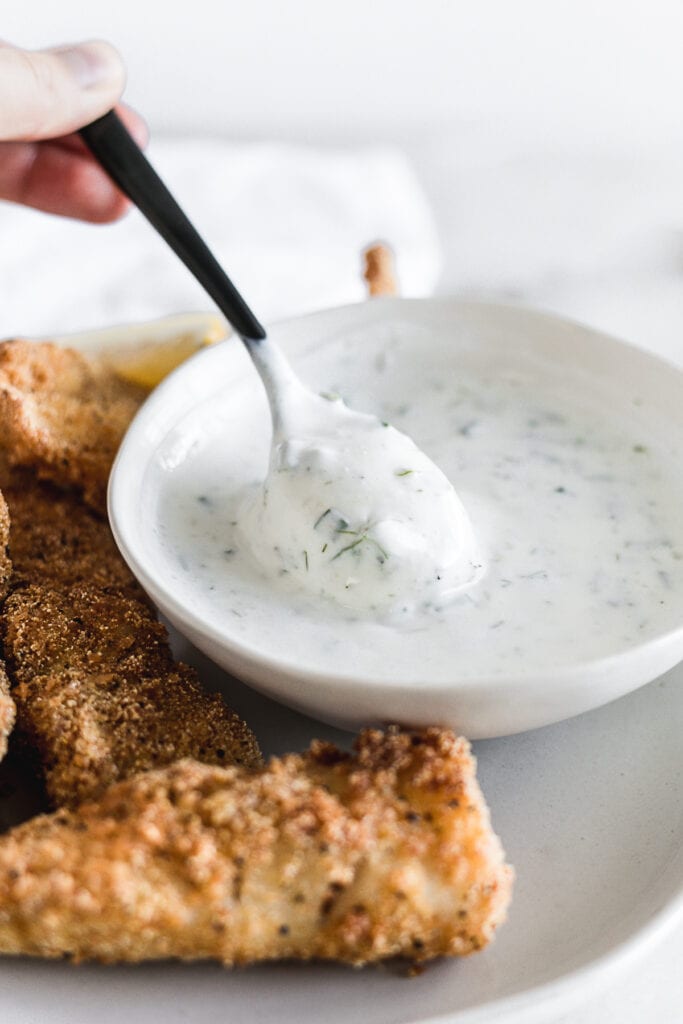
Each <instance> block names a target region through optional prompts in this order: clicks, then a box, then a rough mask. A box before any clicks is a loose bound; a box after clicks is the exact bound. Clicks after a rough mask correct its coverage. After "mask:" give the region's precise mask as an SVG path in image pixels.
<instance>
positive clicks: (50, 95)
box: [0, 42, 125, 140]
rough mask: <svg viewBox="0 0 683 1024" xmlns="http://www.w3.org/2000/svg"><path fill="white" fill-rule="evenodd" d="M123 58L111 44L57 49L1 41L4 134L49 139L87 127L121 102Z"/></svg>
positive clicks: (0, 90) (1, 129) (0, 136)
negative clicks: (18, 46)
mask: <svg viewBox="0 0 683 1024" xmlns="http://www.w3.org/2000/svg"><path fill="white" fill-rule="evenodd" d="M124 84H125V72H124V68H123V64H122V62H121V58H120V57H119V55H118V53H117V52H116V50H115V49H114V48H113V47H112V46H110V45H109V44H108V43H104V42H88V43H80V44H79V45H77V46H64V47H58V48H56V49H52V50H38V51H29V50H19V49H16V48H15V47H12V46H0V94H1V95H2V105H0V139H5V140H15V139H16V140H35V139H50V138H55V137H57V136H60V135H68V134H69V133H70V132H74V131H76V130H77V129H78V128H82V127H83V125H85V124H88V122H90V121H93V120H94V119H95V118H97V117H100V116H101V115H102V114H104V113H106V111H107V110H109V109H111V107H113V106H114V105H115V103H116V102H117V101H118V99H119V97H120V95H121V93H122V92H123V87H124Z"/></svg>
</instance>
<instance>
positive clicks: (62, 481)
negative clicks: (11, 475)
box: [0, 339, 146, 512]
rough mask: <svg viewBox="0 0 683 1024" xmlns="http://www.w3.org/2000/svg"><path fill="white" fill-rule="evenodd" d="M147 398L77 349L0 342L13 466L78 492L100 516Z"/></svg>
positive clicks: (3, 431)
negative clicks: (118, 458)
mask: <svg viewBox="0 0 683 1024" xmlns="http://www.w3.org/2000/svg"><path fill="white" fill-rule="evenodd" d="M145 394H146V392H145V391H143V390H142V389H141V388H137V387H136V386H135V385H133V384H129V383H128V382H126V381H122V380H121V379H120V378H119V377H118V376H117V375H116V374H115V373H114V371H113V370H111V369H109V368H108V367H107V366H106V365H105V364H104V363H101V362H99V361H97V360H95V359H93V360H90V359H87V358H86V357H85V356H84V355H82V354H81V353H80V352H76V351H74V350H73V349H66V348H60V347H59V346H57V345H53V344H51V343H50V342H35V341H25V340H22V339H17V340H13V341H5V342H2V343H0V437H2V439H3V444H4V445H5V447H6V451H7V453H8V457H9V459H10V462H11V463H12V464H13V465H18V466H28V467H31V468H33V469H34V470H35V472H36V474H37V475H38V476H39V477H40V478H41V479H46V480H54V481H56V482H57V483H58V484H59V485H60V486H72V487H75V488H77V489H78V490H79V491H81V492H82V494H83V497H84V499H85V501H86V502H87V503H88V504H89V505H92V506H93V507H94V508H97V509H98V510H99V511H100V512H104V509H105V502H106V490H107V480H108V477H109V471H110V469H111V464H112V461H113V459H114V456H115V454H116V452H117V450H118V447H119V444H120V443H121V439H122V437H123V435H124V433H125V431H126V428H127V426H128V424H129V423H130V421H131V419H132V418H133V416H134V415H135V413H136V412H137V410H138V408H139V406H140V405H141V403H142V401H143V400H144V398H145Z"/></svg>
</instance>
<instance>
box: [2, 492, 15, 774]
mask: <svg viewBox="0 0 683 1024" xmlns="http://www.w3.org/2000/svg"><path fill="white" fill-rule="evenodd" d="M8 543H9V510H8V508H7V502H6V501H5V499H4V498H3V496H2V494H0V602H2V600H3V598H4V596H5V594H6V593H7V587H8V586H9V579H10V573H11V571H12V563H11V561H10V557H9V551H8ZM14 717H15V708H14V701H13V700H12V698H11V697H10V695H9V680H8V678H7V675H6V673H5V670H4V666H3V664H2V662H0V761H2V759H3V757H4V756H5V754H6V753H7V737H8V736H9V734H10V732H11V731H12V726H13V725H14Z"/></svg>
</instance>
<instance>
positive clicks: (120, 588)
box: [0, 467, 261, 807]
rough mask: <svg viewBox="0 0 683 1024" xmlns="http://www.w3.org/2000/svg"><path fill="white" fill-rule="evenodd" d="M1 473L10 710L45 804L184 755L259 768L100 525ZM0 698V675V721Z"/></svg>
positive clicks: (248, 740) (37, 485)
mask: <svg viewBox="0 0 683 1024" xmlns="http://www.w3.org/2000/svg"><path fill="white" fill-rule="evenodd" d="M0 468H1V467H0ZM5 474H6V479H7V480H8V485H6V486H5V488H4V493H5V494H6V496H7V500H8V503H9V506H10V509H11V516H12V525H11V529H10V549H11V553H12V560H13V563H14V568H13V575H12V582H11V593H10V596H9V597H8V598H7V599H6V601H5V605H4V609H3V615H2V622H1V625H0V637H1V638H2V641H3V646H4V655H5V659H6V661H7V668H8V673H9V676H10V679H11V682H12V690H11V693H12V698H13V703H12V702H10V704H11V707H10V710H9V711H8V713H10V711H11V712H12V713H13V711H14V705H15V704H16V708H17V726H18V732H19V733H20V734H21V737H22V740H23V741H24V743H25V744H26V745H27V746H28V747H29V748H30V750H31V753H32V756H33V757H34V759H35V760H36V761H37V762H38V764H39V766H40V768H41V770H42V772H43V774H44V778H45V788H46V791H47V794H48V796H49V798H50V801H51V803H52V804H53V806H56V807H59V806H68V807H73V806H75V805H76V804H78V803H80V802H81V801H83V800H85V799H92V798H94V797H96V796H98V795H99V794H100V793H102V792H103V791H104V790H105V789H106V788H107V786H109V785H111V784H112V783H113V782H117V781H120V780H121V779H124V778H127V777H129V776H130V775H133V774H135V773H137V772H141V771H144V770H146V769H150V768H158V767H161V766H163V765H167V764H170V763H171V762H172V761H175V760H177V759H178V758H182V757H193V758H195V759H197V760H199V761H206V762H208V763H211V764H220V765H226V764H240V765H245V766H247V767H256V766H258V765H260V763H261V755H260V752H259V749H258V744H257V742H256V739H255V737H254V735H253V733H252V731H251V730H250V729H249V727H248V726H247V725H246V723H245V722H243V721H242V719H241V718H240V717H239V716H238V715H236V714H235V713H234V712H233V711H231V710H230V708H228V707H227V705H226V704H225V703H224V701H223V700H222V698H221V697H220V696H218V695H215V694H213V695H212V694H208V693H206V692H205V691H204V690H203V689H202V687H201V685H200V683H199V680H198V677H197V674H196V673H195V671H194V670H193V669H191V668H189V667H188V666H187V665H183V664H177V663H176V662H175V661H174V659H173V657H172V654H171V650H170V647H169V644H168V636H167V634H166V630H165V629H164V627H163V626H162V625H161V623H159V622H158V621H157V619H156V614H155V612H154V609H153V608H152V606H151V604H150V603H149V601H148V600H147V597H146V595H145V593H144V591H143V590H142V588H141V587H140V586H139V584H138V583H137V581H136V580H135V579H134V578H133V576H132V575H131V573H130V572H129V570H128V568H127V566H126V565H125V563H124V561H123V559H122V558H121V556H120V554H119V553H118V550H117V548H116V545H115V544H114V541H113V538H112V536H111V532H110V530H109V527H108V525H107V524H106V523H105V522H104V521H103V520H102V519H100V518H99V517H98V516H97V515H96V514H95V513H94V512H92V511H91V510H89V509H88V508H86V507H85V506H83V504H82V502H81V501H80V500H79V499H78V497H77V496H76V495H75V494H74V493H73V492H62V491H60V490H58V489H57V488H56V487H54V486H52V485H50V484H47V483H41V482H40V481H37V480H36V479H35V477H34V476H33V475H32V474H31V473H30V472H28V471H17V470H14V471H12V472H11V473H9V474H7V471H6V470H5ZM2 690H3V687H2V681H1V679H0V713H1V711H2V707H3V701H2ZM9 724H11V721H10V722H9ZM1 735H2V719H1V718H0V736H1ZM0 742H1V741H0Z"/></svg>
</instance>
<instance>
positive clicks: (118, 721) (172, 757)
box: [12, 662, 261, 807]
mask: <svg viewBox="0 0 683 1024" xmlns="http://www.w3.org/2000/svg"><path fill="white" fill-rule="evenodd" d="M12 693H13V696H14V700H15V703H16V706H17V716H18V720H19V725H20V727H21V730H22V733H23V735H24V738H25V739H26V740H27V741H28V743H29V745H30V746H31V747H32V748H33V750H34V751H35V752H36V754H37V755H38V757H39V759H40V761H41V763H42V765H43V769H44V772H45V786H46V790H47V794H48V797H49V799H50V802H51V803H52V804H53V806H55V807H75V806H77V805H78V804H79V803H81V802H82V801H84V800H88V799H92V798H93V797H96V796H99V795H100V794H101V793H103V792H104V791H105V790H106V789H107V787H109V786H111V785H112V783H114V782H119V781H120V780H121V779H125V778H128V777H130V776H131V775H135V774H137V773H138V772H144V771H148V770H149V769H152V768H159V767H163V766H165V765H168V764H171V763H172V762H173V761H177V760H178V759H179V758H183V757H195V758H198V759H201V761H203V762H205V763H207V764H216V765H225V764H237V765H244V766H245V767H247V768H254V767H256V766H258V765H259V764H260V763H261V756H260V753H259V749H258V746H257V743H256V740H255V738H254V735H253V733H252V731H251V729H249V727H248V726H247V725H246V724H245V722H243V721H242V719H241V718H240V717H239V716H238V715H236V714H235V712H234V711H231V710H230V709H229V708H228V707H227V706H226V705H225V703H224V702H223V700H222V699H221V697H220V696H219V695H218V694H209V693H205V692H204V691H203V690H202V688H201V686H200V684H199V681H198V679H197V675H196V673H195V671H194V669H192V668H190V667H189V666H188V665H183V664H182V662H180V663H178V664H176V665H174V666H173V668H172V669H170V670H169V671H167V672H165V673H164V675H163V676H138V675H136V674H128V673H125V672H120V671H119V672H88V671H87V670H83V669H80V670H74V669H65V670H62V671H58V672H52V673H47V674H45V675H37V676H33V677H32V678H31V679H29V680H27V681H26V682H22V683H19V684H18V685H17V686H15V687H14V689H13V691H12Z"/></svg>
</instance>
